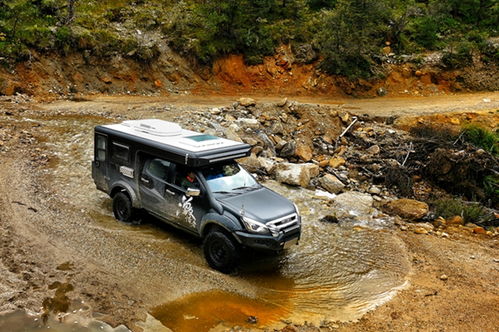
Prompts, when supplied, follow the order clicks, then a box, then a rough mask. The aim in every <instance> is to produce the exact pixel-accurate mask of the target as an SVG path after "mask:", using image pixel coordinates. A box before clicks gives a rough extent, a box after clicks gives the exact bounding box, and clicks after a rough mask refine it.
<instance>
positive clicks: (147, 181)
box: [140, 177, 151, 184]
mask: <svg viewBox="0 0 499 332" xmlns="http://www.w3.org/2000/svg"><path fill="white" fill-rule="evenodd" d="M140 181H142V182H144V183H147V184H149V183H150V182H151V181H149V180H148V179H146V178H144V177H140Z"/></svg>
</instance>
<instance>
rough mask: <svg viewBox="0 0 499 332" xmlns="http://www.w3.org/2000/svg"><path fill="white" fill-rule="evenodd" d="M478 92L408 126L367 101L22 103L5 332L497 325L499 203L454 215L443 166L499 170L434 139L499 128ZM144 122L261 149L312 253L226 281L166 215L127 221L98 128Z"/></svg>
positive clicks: (8, 146) (6, 229)
mask: <svg viewBox="0 0 499 332" xmlns="http://www.w3.org/2000/svg"><path fill="white" fill-rule="evenodd" d="M460 98H463V97H460ZM473 98H474V97H473V96H470V97H469V99H467V100H469V101H468V102H469V104H468V105H467V108H466V109H464V110H459V111H458V112H455V111H456V110H455V106H446V105H452V101H451V100H447V101H446V103H447V104H445V105H444V104H439V103H438V102H436V103H435V104H433V105H432V107H433V108H435V109H439V111H440V112H439V114H438V115H436V114H422V113H423V112H420V113H417V114H411V115H410V116H404V117H400V116H397V115H396V114H397V112H393V113H390V112H388V113H382V112H380V113H379V114H377V115H376V114H373V113H372V110H365V105H366V104H365V101H359V104H357V105H356V106H355V105H353V106H348V107H346V106H345V105H344V104H343V103H324V104H320V105H317V104H311V103H299V102H296V101H293V100H288V99H280V98H276V99H275V100H265V101H264V102H259V101H258V99H256V100H254V99H251V98H241V99H239V98H234V99H233V100H232V101H231V102H228V101H226V100H223V101H220V100H217V101H216V102H203V101H202V100H201V101H199V102H197V103H196V104H192V103H188V102H182V101H180V102H179V101H171V100H168V99H163V100H162V99H156V100H151V99H147V98H143V99H140V98H129V97H123V98H111V99H107V98H103V99H99V98H96V99H94V100H85V99H83V100H81V101H78V102H75V101H60V102H55V103H51V104H39V103H36V102H33V101H31V100H30V99H29V98H27V97H25V96H22V95H21V96H15V97H8V98H6V99H4V100H3V101H2V102H1V109H0V158H1V160H2V166H3V167H2V170H1V172H0V188H1V191H2V193H4V195H2V197H1V198H0V204H1V206H2V209H1V212H0V221H1V223H0V231H1V232H0V238H1V239H2V256H1V257H2V260H1V264H0V270H1V271H2V275H4V276H5V278H4V279H2V281H1V282H0V290H1V294H0V311H1V312H4V313H5V314H4V315H3V316H1V318H0V327H2V326H7V327H10V326H14V325H15V322H16V321H15V319H18V320H17V322H24V323H25V324H26V326H28V325H30V324H31V325H33V329H34V330H36V328H37V326H43V322H44V320H45V322H51V324H59V323H58V322H59V321H60V322H62V323H61V324H63V323H64V324H68V323H70V322H74V321H77V322H78V323H79V325H80V326H81V328H82V329H85V328H88V329H90V330H92V329H101V330H102V328H107V329H112V328H113V327H118V326H120V325H122V326H121V327H118V329H125V328H126V329H131V330H133V331H139V330H146V331H147V330H149V331H152V330H154V329H160V328H161V329H166V328H167V327H168V328H170V329H172V330H174V331H187V330H193V331H194V330H195V331H199V330H200V329H201V330H203V329H204V330H209V329H212V328H213V329H215V330H231V329H232V330H250V329H279V330H284V331H295V330H302V331H308V330H311V331H318V330H359V331H360V330H362V331H365V330H372V331H375V330H376V331H377V330H402V329H403V330H407V329H412V330H417V329H430V330H432V329H444V330H446V329H449V330H456V329H457V330H476V329H479V330H485V331H488V330H490V331H493V330H494V328H495V326H496V325H497V324H496V323H497V322H498V321H499V313H498V312H497V309H494V308H495V305H494V304H495V303H496V302H497V300H498V298H499V294H498V289H497V285H496V280H497V277H498V269H499V267H498V265H497V264H498V261H497V259H498V258H499V257H498V250H497V233H498V230H497V224H496V221H495V220H496V218H497V215H495V214H494V213H497V210H495V209H494V208H497V207H496V206H494V205H491V204H489V205H488V206H486V207H484V210H483V215H484V216H485V217H484V218H483V219H480V220H475V221H474V222H470V221H469V220H464V219H463V218H462V216H453V217H452V218H450V217H446V218H442V217H441V218H439V217H440V216H438V215H435V209H434V206H433V205H432V203H431V202H432V201H433V200H434V199H435V198H436V197H451V196H450V195H451V194H452V192H451V190H447V189H449V187H448V186H445V185H443V184H442V182H438V181H436V178H437V177H434V176H433V174H434V173H438V170H439V169H440V168H439V167H434V169H435V170H436V171H434V172H433V173H432V172H430V171H432V170H433V169H428V165H432V163H433V164H437V165H438V163H436V162H435V161H433V160H437V159H436V157H435V156H433V157H432V155H433V153H435V151H437V149H444V151H445V152H446V153H448V154H449V156H450V157H449V158H447V160H451V161H452V160H454V161H455V162H454V164H451V169H453V167H454V166H455V165H456V164H459V163H457V160H463V159H465V158H469V159H470V160H476V162H477V163H478V164H477V165H485V166H486V167H487V168H491V169H493V170H496V171H497V161H495V160H494V158H490V157H489V155H488V154H487V153H484V152H482V151H479V149H474V148H472V147H470V146H469V145H467V144H466V143H465V142H462V141H459V140H457V141H456V143H455V144H454V141H455V140H452V142H450V143H448V142H446V141H445V140H442V139H441V137H440V136H438V139H437V138H435V136H431V135H427V134H428V133H430V131H429V130H428V129H426V128H428V126H427V125H428V124H432V123H433V124H435V123H436V124H437V125H438V126H441V127H442V126H445V128H447V129H448V130H449V132H451V133H456V132H457V135H459V128H460V127H461V125H462V124H463V123H464V122H466V121H468V122H477V123H481V124H486V125H487V126H488V127H489V128H491V129H497V124H498V123H499V120H498V117H499V113H498V111H497V110H498V109H499V105H498V103H499V102H498V100H497V96H496V94H491V95H490V96H480V98H479V99H478V101H477V102H476V103H475V102H470V101H471V100H472V99H473ZM465 99H466V98H465ZM483 100H488V101H486V102H484V101H483ZM376 102H378V103H379V101H376ZM426 102H428V99H422V100H421V102H420V101H417V102H413V104H411V103H410V101H407V100H406V101H405V103H406V107H407V108H411V107H414V108H416V107H419V104H421V103H426ZM389 105H390V102H389V101H387V105H386V106H387V109H389ZM393 105H394V104H392V106H393ZM378 107H380V106H378ZM394 107H401V106H400V105H396V104H395V106H394ZM448 111H453V112H451V113H447V112H448ZM137 118H160V119H165V120H170V121H175V122H178V123H180V124H181V125H182V126H184V127H186V128H189V129H193V130H197V131H203V132H206V133H211V134H216V135H221V136H225V137H227V138H231V139H235V140H241V141H244V142H246V143H249V144H251V145H252V146H253V149H252V152H253V153H252V156H251V157H249V158H247V159H245V160H242V161H241V163H243V164H244V165H245V166H246V167H247V168H248V169H249V170H250V171H251V172H253V173H254V174H255V175H256V176H257V177H258V178H259V180H260V181H262V182H263V183H264V184H265V185H267V186H269V187H270V188H271V189H273V190H275V191H278V192H280V193H282V194H283V195H285V196H287V197H289V198H290V199H292V200H293V201H294V202H296V203H297V204H298V206H299V208H300V210H301V213H302V215H303V217H304V225H303V239H302V241H301V243H300V245H299V246H297V247H296V248H292V249H291V250H290V251H289V252H288V253H287V254H286V255H285V256H283V257H281V258H280V259H278V260H277V261H275V260H274V261H268V260H266V259H263V258H261V257H256V258H254V259H255V260H256V263H254V264H243V266H242V268H241V271H240V272H239V273H238V274H237V275H232V276H226V275H222V274H220V273H218V272H215V271H213V270H210V269H209V268H208V267H207V266H206V263H205V262H204V260H203V258H202V253H201V249H200V243H199V241H197V240H196V239H193V238H190V237H188V236H185V235H184V234H181V233H179V232H177V231H175V230H173V229H171V228H169V227H166V226H164V225H162V224H161V223H159V222H157V221H155V220H153V219H147V220H144V221H143V223H142V224H141V225H135V226H130V225H124V224H120V223H117V222H116V221H115V220H114V218H113V217H112V214H111V211H110V200H109V199H108V198H107V197H106V196H105V195H103V194H102V193H99V192H98V191H96V190H95V187H94V185H93V183H92V180H91V177H90V174H89V165H90V160H91V159H92V153H93V149H92V128H93V126H95V125H97V124H102V123H114V122H119V121H122V120H126V119H137ZM413 128H423V129H425V130H426V131H421V130H420V131H419V132H418V131H417V130H416V131H414V130H413ZM462 151H464V152H462ZM452 156H455V157H452ZM458 157H459V158H458ZM432 158H435V159H432ZM452 158H454V159H452ZM465 160H466V159H465ZM432 161H433V162H432ZM458 169H459V170H460V169H461V168H458ZM448 173H449V172H447V173H445V174H448ZM459 217H461V219H460V218H459ZM397 294H398V295H397ZM206 304H208V307H209V308H211V310H208V311H206V306H207V305H206ZM375 307H379V308H378V309H376V310H374V311H372V310H373V309H374V308H375ZM23 312H26V313H29V314H31V315H34V316H33V317H35V318H30V317H28V316H25V315H24V314H23ZM13 313H15V314H13ZM366 313H367V314H366ZM485 317H487V318H485ZM34 319H38V320H37V321H36V322H35V320H34ZM99 321H100V323H99ZM12 322H14V323H12ZM28 322H31V323H29V324H28ZM33 322H35V323H33ZM104 322H105V323H104ZM2 324H3V325H2ZM8 324H11V325H8ZM12 324H14V325H12ZM92 324H93V325H92ZM96 324H97V325H96ZM98 324H101V325H98ZM106 324H109V325H106ZM61 326H62V325H61ZM101 326H103V327H102V328H101ZM61 329H62V327H61Z"/></svg>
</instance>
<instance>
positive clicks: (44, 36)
mask: <svg viewBox="0 0 499 332" xmlns="http://www.w3.org/2000/svg"><path fill="white" fill-rule="evenodd" d="M18 37H19V41H20V42H21V43H23V44H24V45H26V46H28V47H30V48H33V49H36V50H38V51H47V50H50V49H53V48H54V45H55V38H54V32H53V29H51V28H48V27H40V26H37V25H34V26H31V27H26V28H25V29H23V30H21V31H19V32H18Z"/></svg>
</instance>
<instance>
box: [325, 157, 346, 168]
mask: <svg viewBox="0 0 499 332" xmlns="http://www.w3.org/2000/svg"><path fill="white" fill-rule="evenodd" d="M345 163H346V160H345V158H343V157H333V158H331V159H329V166H331V167H332V168H338V167H340V166H342V165H344V164H345Z"/></svg>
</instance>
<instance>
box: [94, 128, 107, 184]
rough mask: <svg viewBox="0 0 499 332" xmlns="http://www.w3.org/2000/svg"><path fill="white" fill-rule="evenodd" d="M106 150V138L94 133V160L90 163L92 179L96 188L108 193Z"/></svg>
mask: <svg viewBox="0 0 499 332" xmlns="http://www.w3.org/2000/svg"><path fill="white" fill-rule="evenodd" d="M107 150H108V141H107V136H106V135H103V134H98V133H96V134H95V142H94V160H93V161H92V178H93V179H94V182H95V185H96V187H97V188H98V189H100V190H103V191H105V192H109V176H108V169H107V166H108V165H107V164H108V162H107V159H108V153H107Z"/></svg>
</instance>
